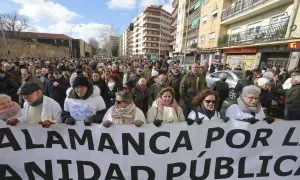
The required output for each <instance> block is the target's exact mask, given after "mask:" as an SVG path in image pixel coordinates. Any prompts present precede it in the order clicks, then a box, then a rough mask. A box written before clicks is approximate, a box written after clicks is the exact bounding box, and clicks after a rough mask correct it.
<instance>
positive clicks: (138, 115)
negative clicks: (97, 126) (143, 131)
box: [103, 106, 146, 124]
mask: <svg viewBox="0 0 300 180" xmlns="http://www.w3.org/2000/svg"><path fill="white" fill-rule="evenodd" d="M113 108H114V107H113V106H112V107H110V108H109V109H108V110H107V112H106V113H105V115H104V117H103V121H113V118H112V109H113ZM137 120H141V121H143V122H144V123H145V124H146V118H145V115H144V113H143V112H142V110H140V108H138V107H136V111H135V118H134V121H137ZM124 124H126V122H124Z"/></svg>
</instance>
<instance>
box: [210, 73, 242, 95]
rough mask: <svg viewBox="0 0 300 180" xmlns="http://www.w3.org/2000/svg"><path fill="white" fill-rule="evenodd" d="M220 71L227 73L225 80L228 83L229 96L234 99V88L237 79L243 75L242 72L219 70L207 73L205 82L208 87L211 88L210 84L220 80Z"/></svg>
mask: <svg viewBox="0 0 300 180" xmlns="http://www.w3.org/2000/svg"><path fill="white" fill-rule="evenodd" d="M221 73H226V74H227V79H226V82H227V83H228V85H229V98H230V99H236V97H237V94H236V93H235V92H234V88H235V86H236V84H237V82H238V80H239V79H240V78H242V77H243V72H242V71H230V70H221V71H216V72H213V73H211V74H207V75H206V82H207V87H208V88H211V86H212V84H213V83H214V82H216V81H219V80H220V78H219V75H220V74H221Z"/></svg>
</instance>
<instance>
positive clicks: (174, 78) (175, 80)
mask: <svg viewBox="0 0 300 180" xmlns="http://www.w3.org/2000/svg"><path fill="white" fill-rule="evenodd" d="M181 78H182V76H181V74H180V73H179V74H177V75H174V74H173V73H171V74H170V76H169V81H170V87H171V88H173V89H174V92H175V100H176V102H179V100H180V92H179V86H180V81H181Z"/></svg>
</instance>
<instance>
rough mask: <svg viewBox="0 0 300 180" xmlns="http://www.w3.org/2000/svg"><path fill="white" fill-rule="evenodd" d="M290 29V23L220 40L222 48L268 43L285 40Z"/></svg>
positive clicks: (274, 25)
mask: <svg viewBox="0 0 300 180" xmlns="http://www.w3.org/2000/svg"><path fill="white" fill-rule="evenodd" d="M287 27H288V21H287V22H286V23H284V24H282V23H281V24H273V25H269V26H263V27H259V28H256V29H251V30H247V31H244V32H240V33H236V34H229V35H226V36H223V37H220V38H219V44H220V46H222V47H229V46H239V45H248V44H255V43H266V42H272V41H278V40H281V39H284V37H285V34H286V31H287Z"/></svg>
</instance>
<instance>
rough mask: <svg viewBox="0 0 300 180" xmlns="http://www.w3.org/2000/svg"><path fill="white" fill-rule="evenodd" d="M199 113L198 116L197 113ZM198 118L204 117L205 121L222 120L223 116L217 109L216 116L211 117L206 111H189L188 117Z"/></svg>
mask: <svg viewBox="0 0 300 180" xmlns="http://www.w3.org/2000/svg"><path fill="white" fill-rule="evenodd" d="M196 113H198V117H197V114H196ZM196 118H204V119H203V121H216V120H217V121H220V122H221V116H220V113H219V112H218V111H215V114H214V116H213V117H212V118H211V119H209V118H208V117H207V116H206V115H205V114H204V113H202V112H199V111H196V110H192V111H191V112H190V113H189V116H188V119H192V120H196Z"/></svg>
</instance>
